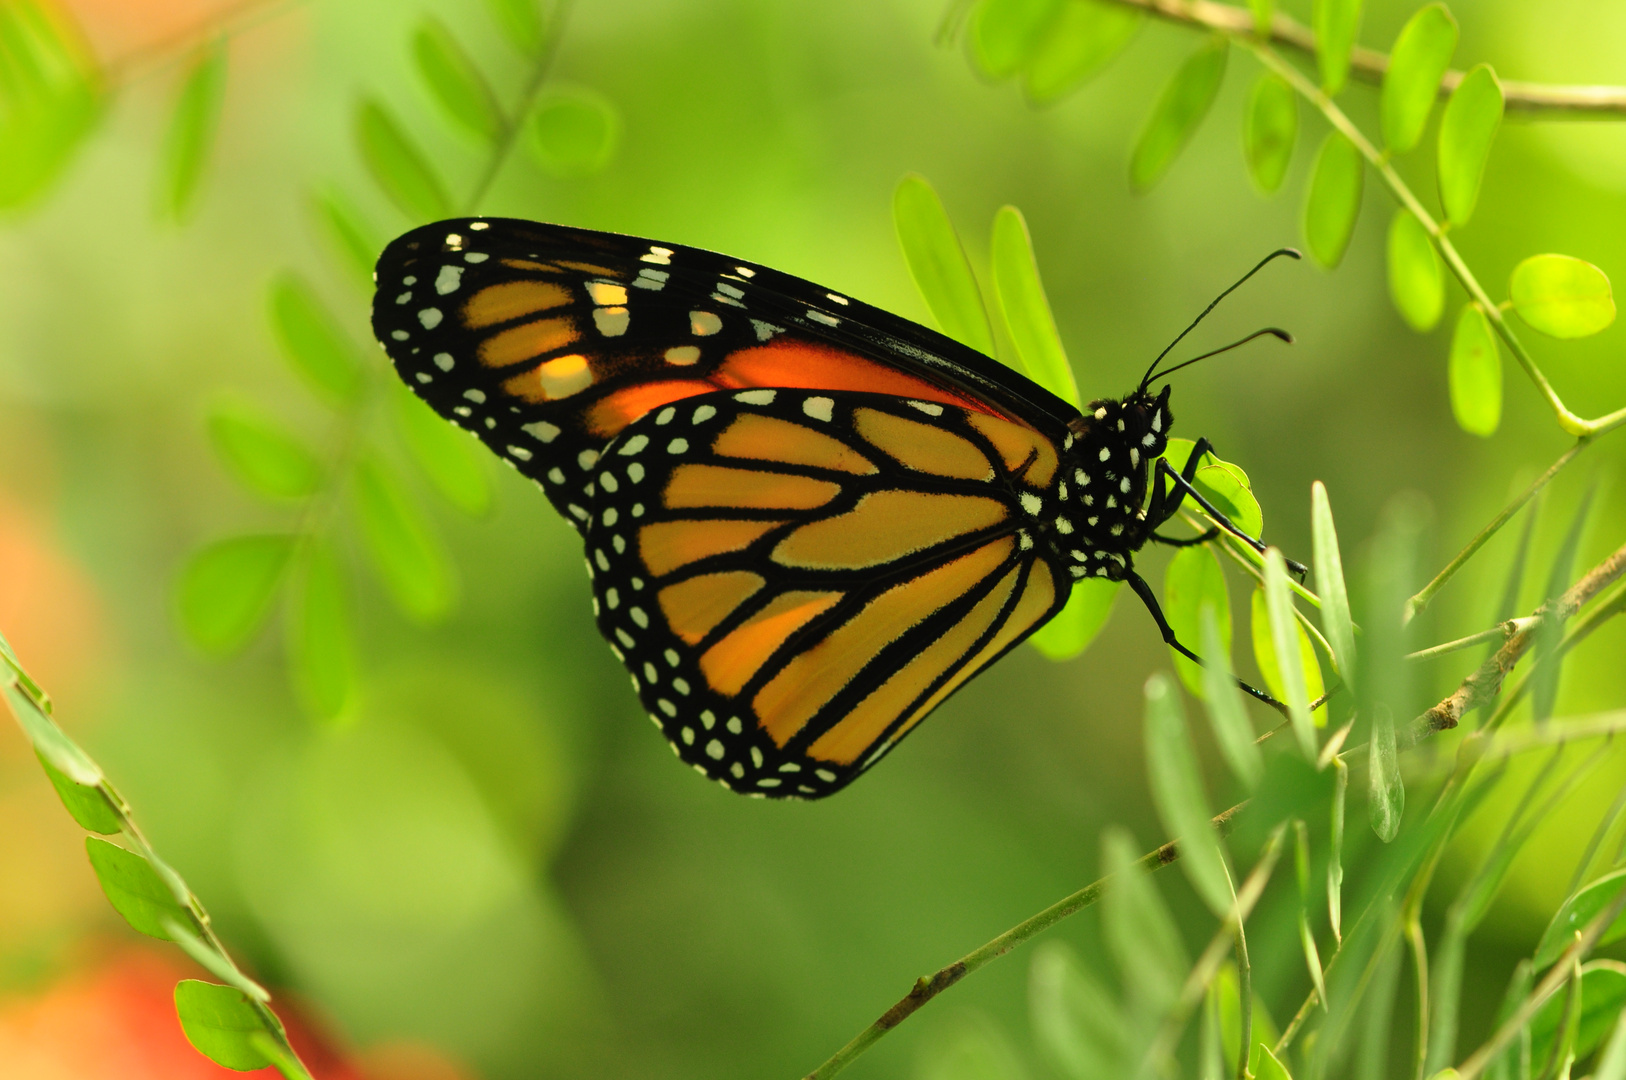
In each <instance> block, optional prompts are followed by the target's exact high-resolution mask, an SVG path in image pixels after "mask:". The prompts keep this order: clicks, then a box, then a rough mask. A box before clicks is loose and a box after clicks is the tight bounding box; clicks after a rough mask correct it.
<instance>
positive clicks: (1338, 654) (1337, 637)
mask: <svg viewBox="0 0 1626 1080" xmlns="http://www.w3.org/2000/svg"><path fill="white" fill-rule="evenodd" d="M1310 535H1311V542H1312V544H1313V557H1312V559H1311V561H1312V562H1313V563H1314V566H1315V587H1316V592H1317V594H1318V595H1319V596H1320V597H1321V630H1322V633H1324V634H1325V635H1326V637H1327V644H1328V645H1330V646H1331V647H1332V655H1333V660H1334V662H1335V663H1336V664H1337V666H1338V674H1339V675H1341V676H1343V680H1344V683H1345V685H1353V684H1354V682H1355V623H1354V621H1353V620H1352V619H1351V618H1350V615H1349V591H1348V589H1347V588H1346V587H1345V584H1344V558H1343V555H1342V554H1341V553H1340V552H1339V549H1338V532H1337V530H1336V529H1335V528H1334V527H1333V523H1332V503H1331V501H1330V500H1329V499H1328V498H1327V488H1326V485H1324V484H1323V483H1322V482H1321V481H1319V480H1317V481H1315V482H1314V483H1313V484H1311V485H1310Z"/></svg>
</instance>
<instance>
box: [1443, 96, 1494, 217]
mask: <svg viewBox="0 0 1626 1080" xmlns="http://www.w3.org/2000/svg"><path fill="white" fill-rule="evenodd" d="M1501 126H1502V84H1501V83H1499V82H1498V81H1497V80H1496V73H1495V72H1494V71H1492V70H1491V67H1490V65H1489V64H1479V65H1477V66H1475V67H1474V68H1473V69H1472V70H1470V71H1469V72H1468V74H1466V75H1464V76H1463V77H1462V82H1460V83H1458V84H1457V88H1456V90H1454V91H1452V93H1451V100H1450V101H1447V102H1446V103H1445V114H1444V115H1443V116H1441V118H1440V145H1439V162H1438V171H1439V183H1440V204H1441V205H1442V206H1443V207H1445V217H1446V220H1447V221H1449V222H1451V224H1453V225H1466V224H1467V223H1468V219H1469V218H1470V217H1472V216H1473V213H1474V204H1475V203H1477V202H1478V201H1479V181H1480V179H1481V178H1482V177H1483V176H1484V175H1485V162H1486V160H1487V159H1488V158H1489V157H1490V148H1491V143H1492V142H1494V141H1495V139H1496V130H1497V128H1499V127H1501Z"/></svg>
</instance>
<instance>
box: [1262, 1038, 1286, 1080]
mask: <svg viewBox="0 0 1626 1080" xmlns="http://www.w3.org/2000/svg"><path fill="white" fill-rule="evenodd" d="M1252 1070H1253V1076H1254V1080H1293V1074H1292V1073H1290V1072H1288V1071H1287V1066H1286V1065H1283V1064H1282V1063H1281V1062H1280V1061H1278V1060H1276V1055H1275V1054H1273V1053H1271V1052H1270V1047H1268V1046H1265V1045H1263V1044H1259V1053H1258V1055H1257V1056H1256V1057H1255V1058H1254V1061H1253V1063H1252Z"/></svg>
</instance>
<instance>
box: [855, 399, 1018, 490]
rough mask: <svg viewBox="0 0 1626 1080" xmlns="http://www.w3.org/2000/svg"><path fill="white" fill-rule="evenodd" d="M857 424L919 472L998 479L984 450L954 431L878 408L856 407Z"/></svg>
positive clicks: (876, 442) (863, 433)
mask: <svg viewBox="0 0 1626 1080" xmlns="http://www.w3.org/2000/svg"><path fill="white" fill-rule="evenodd" d="M990 419H992V418H991V417H990ZM996 422H998V423H1003V421H996ZM853 426H854V427H856V428H857V429H858V434H860V435H862V436H863V437H864V438H865V439H868V440H869V441H870V442H871V443H873V444H874V445H875V446H876V447H878V448H880V449H881V450H882V451H884V452H885V453H886V454H887V455H888V456H890V457H893V458H895V459H897V460H898V461H899V462H901V463H902V464H903V465H905V466H907V467H908V468H911V469H914V470H915V471H916V472H928V473H936V474H937V475H938V476H949V477H955V478H957V479H960V480H992V479H993V478H994V470H993V468H992V467H991V466H989V464H988V458H987V457H986V456H985V455H984V454H983V452H982V451H981V450H978V449H977V448H976V447H975V446H972V445H971V444H970V443H968V442H966V441H965V439H963V438H961V437H960V436H958V435H956V434H954V433H953V432H952V431H944V430H943V429H942V428H935V427H932V426H931V425H930V424H922V423H919V422H917V421H914V420H905V419H904V418H903V417H901V416H893V415H892V414H891V413H887V412H881V411H880V410H878V409H854V410H853Z"/></svg>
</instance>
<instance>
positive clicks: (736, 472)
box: [664, 465, 841, 510]
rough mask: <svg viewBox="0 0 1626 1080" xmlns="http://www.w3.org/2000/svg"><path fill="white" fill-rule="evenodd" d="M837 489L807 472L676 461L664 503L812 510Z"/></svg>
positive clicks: (821, 504) (837, 492) (838, 490)
mask: <svg viewBox="0 0 1626 1080" xmlns="http://www.w3.org/2000/svg"><path fill="white" fill-rule="evenodd" d="M840 491H841V487H840V485H839V484H832V483H831V482H830V481H828V480H815V479H813V478H812V477H810V476H790V475H787V474H785V473H776V472H767V471H765V470H760V469H731V468H727V467H725V466H721V465H679V466H678V467H677V468H676V469H674V470H673V472H672V478H671V479H670V480H669V481H667V484H666V491H665V493H664V499H665V502H666V505H667V506H668V507H671V508H674V509H692V508H694V507H701V506H711V507H748V508H750V509H753V510H812V509H814V508H816V507H820V506H823V505H824V504H825V503H827V502H829V501H830V500H831V499H833V498H835V497H836V495H837V494H839V493H840Z"/></svg>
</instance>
